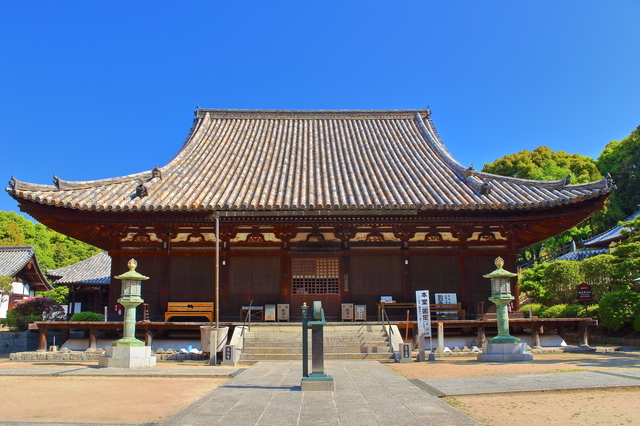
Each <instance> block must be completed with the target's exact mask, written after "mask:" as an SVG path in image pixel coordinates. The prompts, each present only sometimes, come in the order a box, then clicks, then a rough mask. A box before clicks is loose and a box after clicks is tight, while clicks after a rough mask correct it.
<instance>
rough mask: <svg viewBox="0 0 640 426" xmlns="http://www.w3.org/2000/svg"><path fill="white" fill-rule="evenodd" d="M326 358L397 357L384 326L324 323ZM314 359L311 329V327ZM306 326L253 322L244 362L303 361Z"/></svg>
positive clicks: (243, 358) (242, 360)
mask: <svg viewBox="0 0 640 426" xmlns="http://www.w3.org/2000/svg"><path fill="white" fill-rule="evenodd" d="M323 334H324V356H325V359H373V360H386V359H392V358H393V357H394V354H393V352H392V351H391V348H390V347H389V338H388V337H387V335H386V333H385V332H384V330H383V328H382V326H381V325H369V324H344V323H336V324H327V325H325V326H324V330H323ZM308 342H309V359H311V330H309V339H308ZM301 359H302V325H301V324H300V323H297V324H296V323H292V324H283V323H279V324H264V323H260V324H251V331H250V332H248V333H247V335H246V337H245V341H244V350H243V351H242V355H241V357H240V361H241V362H255V361H275V360H301Z"/></svg>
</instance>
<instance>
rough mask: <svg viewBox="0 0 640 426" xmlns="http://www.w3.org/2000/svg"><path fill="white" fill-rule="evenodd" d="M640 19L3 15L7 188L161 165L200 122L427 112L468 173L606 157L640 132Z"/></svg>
mask: <svg viewBox="0 0 640 426" xmlns="http://www.w3.org/2000/svg"><path fill="white" fill-rule="evenodd" d="M639 18H640V0H614V1H608V2H603V1H595V0H580V1H575V0H563V1H557V0H549V1H546V0H542V1H530V2H524V1H486V2H478V1H471V0H469V1H461V0H448V1H431V0H421V1H402V0H398V1H395V2H389V1H384V2H383V1H377V0H368V1H344V0H343V1H331V0H327V1H279V0H273V1H270V2H264V1H251V0H249V1H242V2H232V1H202V2H177V1H153V2H152V1H109V2H97V1H96V2H92V1H88V2H79V1H65V0H57V1H55V2H52V1H38V0H35V1H28V2H26V1H10V0H4V1H0V144H1V146H2V154H3V155H2V162H1V164H2V166H0V171H1V172H2V173H1V175H2V176H0V178H2V177H4V179H5V182H6V181H8V180H9V179H10V178H11V176H12V175H15V176H16V177H17V178H18V179H19V180H22V181H26V182H32V183H41V184H50V183H51V181H52V176H53V175H54V174H56V175H58V176H59V177H60V178H62V179H65V180H94V179H102V178H108V177H114V176H122V175H126V174H130V173H136V172H139V171H143V170H150V169H152V168H153V166H154V165H155V164H157V165H159V166H163V165H164V164H166V163H167V162H168V161H170V159H171V158H172V157H173V156H174V155H175V154H176V153H177V151H178V149H179V148H180V146H181V144H182V143H183V142H184V140H185V137H186V135H187V132H188V130H189V127H190V125H191V121H192V119H193V111H194V110H195V108H196V106H200V107H203V108H238V109H414V108H425V107H427V106H430V107H431V110H432V112H433V115H432V118H433V120H434V122H435V125H436V127H437V129H438V131H439V133H440V136H441V137H442V139H443V141H444V143H445V145H446V146H447V147H448V149H449V151H450V152H451V153H452V155H453V156H454V157H455V158H456V159H457V160H458V161H460V162H461V163H462V164H464V165H468V164H473V165H474V167H475V168H477V169H480V168H482V166H483V164H484V163H488V162H492V161H494V160H495V159H496V158H499V157H501V156H503V155H505V154H511V153H514V152H518V151H521V150H523V149H529V150H532V149H534V148H536V147H537V146H539V145H547V146H549V147H550V148H551V149H553V150H563V151H567V152H569V153H579V154H582V155H588V156H591V157H593V158H597V156H598V155H599V154H600V152H601V151H602V149H603V148H604V146H605V145H606V144H607V143H608V142H609V141H611V140H620V139H622V138H624V137H625V136H627V135H628V134H629V133H631V131H632V130H633V129H634V128H635V127H637V126H638V125H640V102H639V99H640V32H639V31H638V25H637V22H638V19H639ZM6 186H7V185H6V184H5V187H6ZM0 210H15V211H17V203H16V202H15V201H14V200H13V199H12V198H11V197H9V196H8V195H7V194H6V192H4V191H3V192H2V194H1V195H0Z"/></svg>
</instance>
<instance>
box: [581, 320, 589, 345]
mask: <svg viewBox="0 0 640 426" xmlns="http://www.w3.org/2000/svg"><path fill="white" fill-rule="evenodd" d="M578 333H579V334H580V346H589V327H587V323H586V322H581V323H580V326H579V327H578Z"/></svg>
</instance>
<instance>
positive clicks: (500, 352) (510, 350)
mask: <svg viewBox="0 0 640 426" xmlns="http://www.w3.org/2000/svg"><path fill="white" fill-rule="evenodd" d="M477 359H478V361H485V362H509V361H530V360H532V359H533V354H532V353H529V352H527V344H526V343H487V344H486V345H484V346H483V348H482V353H481V354H478V357H477Z"/></svg>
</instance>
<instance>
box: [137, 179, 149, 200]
mask: <svg viewBox="0 0 640 426" xmlns="http://www.w3.org/2000/svg"><path fill="white" fill-rule="evenodd" d="M138 182H139V183H138V186H136V197H140V198H142V197H146V196H147V195H149V190H147V187H146V186H144V183H143V182H142V181H141V180H140V181H138Z"/></svg>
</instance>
